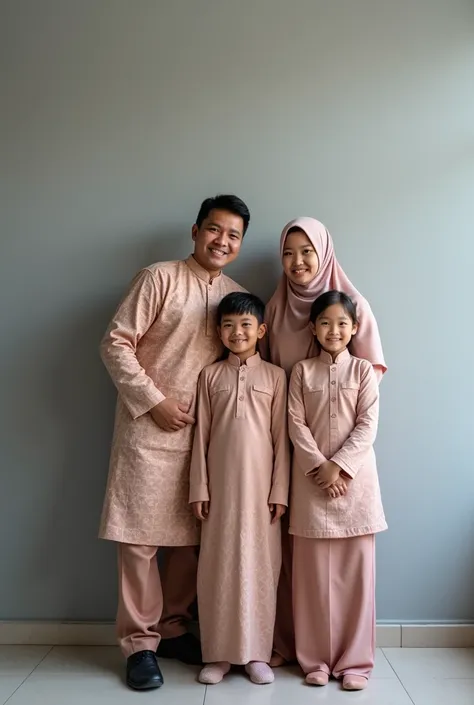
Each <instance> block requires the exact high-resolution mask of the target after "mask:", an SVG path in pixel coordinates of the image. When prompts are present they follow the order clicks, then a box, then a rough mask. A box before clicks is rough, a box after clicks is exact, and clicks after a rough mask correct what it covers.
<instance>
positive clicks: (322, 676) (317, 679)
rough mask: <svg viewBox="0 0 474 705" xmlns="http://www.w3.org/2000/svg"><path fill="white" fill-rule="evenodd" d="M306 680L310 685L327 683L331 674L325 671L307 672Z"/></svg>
mask: <svg viewBox="0 0 474 705" xmlns="http://www.w3.org/2000/svg"><path fill="white" fill-rule="evenodd" d="M305 680H306V683H307V684H308V685H327V684H328V683H329V676H328V674H327V673H325V672H324V671H313V672H312V673H308V674H307V676H306V679H305Z"/></svg>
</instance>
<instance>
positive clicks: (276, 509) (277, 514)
mask: <svg viewBox="0 0 474 705" xmlns="http://www.w3.org/2000/svg"><path fill="white" fill-rule="evenodd" d="M268 508H269V509H270V514H271V515H272V521H271V523H272V524H276V523H277V522H279V521H280V519H281V518H282V516H283V514H284V513H285V512H286V507H285V505H284V504H269V505H268Z"/></svg>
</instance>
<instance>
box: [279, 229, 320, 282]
mask: <svg viewBox="0 0 474 705" xmlns="http://www.w3.org/2000/svg"><path fill="white" fill-rule="evenodd" d="M282 262H283V271H284V272H285V274H286V276H287V277H288V279H289V280H290V281H291V282H293V284H302V285H303V286H304V285H305V284H309V283H310V282H312V281H313V279H314V277H315V276H316V274H317V273H318V271H319V258H318V255H317V254H316V250H315V249H314V247H313V245H312V244H311V240H310V239H309V237H308V236H307V235H306V233H304V232H303V231H302V230H296V231H294V232H292V233H290V234H289V235H287V237H286V240H285V247H284V249H283V260H282Z"/></svg>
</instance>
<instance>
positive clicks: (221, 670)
mask: <svg viewBox="0 0 474 705" xmlns="http://www.w3.org/2000/svg"><path fill="white" fill-rule="evenodd" d="M229 671H230V663H228V662H227V661H219V662H218V663H208V664H207V665H206V666H204V668H203V669H202V671H201V673H200V674H199V679H198V680H199V682H200V683H205V685H217V683H220V682H221V680H222V679H223V678H224V676H225V675H226V674H227V673H229Z"/></svg>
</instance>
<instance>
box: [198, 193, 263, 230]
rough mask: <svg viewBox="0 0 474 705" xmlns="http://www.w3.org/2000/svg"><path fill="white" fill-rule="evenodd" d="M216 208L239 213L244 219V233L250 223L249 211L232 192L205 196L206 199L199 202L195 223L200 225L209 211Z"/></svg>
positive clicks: (235, 213)
mask: <svg viewBox="0 0 474 705" xmlns="http://www.w3.org/2000/svg"><path fill="white" fill-rule="evenodd" d="M216 208H217V209H219V210H221V211H229V212H230V213H233V214H234V215H240V217H241V218H242V220H243V221H244V232H243V235H245V233H246V232H247V228H248V226H249V223H250V211H249V209H248V208H247V206H246V205H245V203H244V202H243V201H242V200H241V199H240V198H238V197H237V196H233V195H232V194H221V195H218V196H214V198H206V200H205V201H203V202H202V203H201V207H200V209H199V213H198V216H197V218H196V225H197V226H198V228H200V227H201V225H202V223H203V221H204V220H205V219H206V218H207V216H208V215H209V213H210V212H211V211H212V210H214V209H216Z"/></svg>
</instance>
